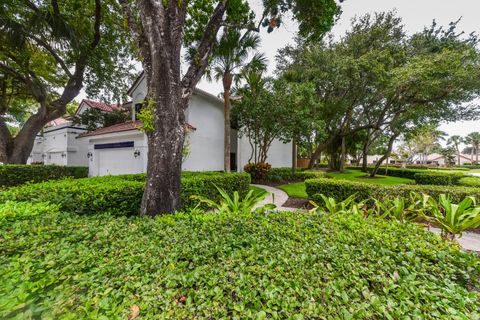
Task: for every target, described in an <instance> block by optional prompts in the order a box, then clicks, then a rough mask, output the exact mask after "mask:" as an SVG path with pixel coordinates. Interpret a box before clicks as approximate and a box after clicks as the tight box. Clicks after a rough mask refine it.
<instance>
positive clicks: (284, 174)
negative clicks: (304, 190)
mask: <svg viewBox="0 0 480 320" xmlns="http://www.w3.org/2000/svg"><path fill="white" fill-rule="evenodd" d="M326 175H327V174H326V173H325V172H324V171H319V170H304V169H300V168H299V169H297V170H295V172H293V171H292V168H272V169H270V171H269V172H268V174H267V178H266V182H279V183H280V182H281V183H287V182H293V181H305V180H306V179H314V178H324V177H326Z"/></svg>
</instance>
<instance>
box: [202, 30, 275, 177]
mask: <svg viewBox="0 0 480 320" xmlns="http://www.w3.org/2000/svg"><path fill="white" fill-rule="evenodd" d="M259 45H260V37H259V36H258V34H254V33H252V32H251V31H249V30H247V31H246V33H244V34H242V33H241V32H240V31H239V30H238V29H232V28H229V27H225V28H224V31H223V35H222V37H221V39H220V41H219V43H218V44H217V46H216V47H215V48H214V50H213V62H212V67H211V68H212V70H208V71H210V72H208V71H207V76H208V78H211V77H212V76H213V78H214V79H215V80H217V81H219V80H221V81H222V84H223V104H224V127H225V130H224V170H225V171H226V172H230V152H231V147H230V145H231V144H230V131H231V130H230V126H231V124H230V105H231V101H230V96H231V89H232V84H233V83H234V82H237V81H239V80H240V79H239V78H240V76H241V74H242V71H245V70H246V69H251V70H258V71H261V70H264V69H265V68H266V65H267V60H266V58H265V56H264V55H263V54H261V53H258V52H257V53H254V54H253V56H251V53H252V52H255V50H257V49H258V47H259ZM249 58H250V59H249Z"/></svg>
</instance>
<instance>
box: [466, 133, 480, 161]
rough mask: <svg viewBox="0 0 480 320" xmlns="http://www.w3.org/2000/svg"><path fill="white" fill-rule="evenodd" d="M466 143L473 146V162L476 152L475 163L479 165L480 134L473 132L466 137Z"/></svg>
mask: <svg viewBox="0 0 480 320" xmlns="http://www.w3.org/2000/svg"><path fill="white" fill-rule="evenodd" d="M465 142H467V143H469V144H470V145H471V146H472V153H471V154H472V162H473V152H475V163H478V148H479V146H480V132H472V133H470V134H468V135H467V136H466V137H465Z"/></svg>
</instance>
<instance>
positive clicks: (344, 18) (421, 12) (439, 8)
mask: <svg viewBox="0 0 480 320" xmlns="http://www.w3.org/2000/svg"><path fill="white" fill-rule="evenodd" d="M260 3H261V1H259V0H251V4H252V6H253V7H254V8H259V4H260ZM341 6H342V11H343V13H342V15H341V16H340V19H339V20H338V22H337V23H336V25H335V26H334V28H333V30H332V32H333V34H334V35H335V36H336V37H338V36H340V35H342V34H343V33H344V32H345V31H346V30H347V29H348V28H349V26H350V20H351V19H352V18H353V17H354V16H355V15H363V14H366V13H371V12H375V11H389V10H393V9H396V10H397V13H398V15H399V16H400V17H402V19H403V23H404V24H405V29H406V31H407V32H409V33H414V32H417V31H421V30H423V28H424V27H425V26H430V25H431V23H432V21H433V19H435V20H436V21H437V23H438V24H439V25H448V23H449V22H451V21H455V20H457V19H458V18H460V17H461V18H462V20H461V22H460V24H459V29H460V30H463V31H465V32H466V33H470V32H472V31H475V32H477V33H480V0H456V1H452V0H346V1H344V2H343V3H342V5H341ZM295 31H296V26H295V24H294V23H292V22H291V21H285V22H284V25H283V26H282V27H281V28H280V29H279V30H276V31H275V32H273V33H270V34H268V33H266V32H265V31H263V32H262V33H261V37H262V49H261V50H262V51H263V52H264V53H265V54H266V56H267V57H268V58H269V61H270V65H269V70H270V73H271V72H273V70H274V68H275V65H274V63H275V61H274V58H275V54H276V52H277V50H278V49H279V48H282V47H284V46H286V45H287V44H290V43H292V41H293V38H294V37H295ZM199 87H200V88H202V89H204V90H207V91H209V92H211V93H213V94H215V95H216V94H218V93H220V92H221V91H222V88H221V85H220V84H216V83H208V82H206V81H202V82H201V83H200V84H199ZM441 129H442V130H444V131H446V132H447V133H448V134H449V135H454V134H458V135H462V136H464V135H467V134H468V133H470V132H472V131H480V121H475V122H471V121H469V122H463V123H449V124H443V125H442V126H441Z"/></svg>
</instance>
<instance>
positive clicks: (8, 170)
mask: <svg viewBox="0 0 480 320" xmlns="http://www.w3.org/2000/svg"><path fill="white" fill-rule="evenodd" d="M66 177H72V178H86V177H88V167H66V166H54V165H47V166H44V165H11V164H3V165H0V187H12V186H18V185H21V184H24V183H27V182H34V183H35V182H43V181H48V180H58V179H63V178H66Z"/></svg>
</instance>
